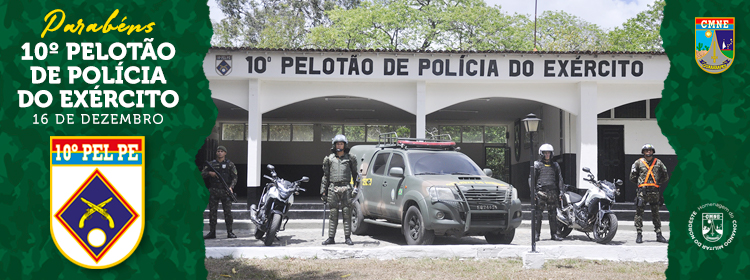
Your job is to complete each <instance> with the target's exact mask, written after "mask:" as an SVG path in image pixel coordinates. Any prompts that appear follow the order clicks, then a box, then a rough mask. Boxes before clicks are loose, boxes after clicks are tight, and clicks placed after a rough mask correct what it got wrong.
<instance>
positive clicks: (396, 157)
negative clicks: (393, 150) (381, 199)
mask: <svg viewBox="0 0 750 280" xmlns="http://www.w3.org/2000/svg"><path fill="white" fill-rule="evenodd" d="M394 167H401V169H402V170H403V169H405V167H406V166H405V165H404V157H403V156H401V155H400V154H393V157H391V164H390V166H389V167H388V176H392V175H391V168H394Z"/></svg>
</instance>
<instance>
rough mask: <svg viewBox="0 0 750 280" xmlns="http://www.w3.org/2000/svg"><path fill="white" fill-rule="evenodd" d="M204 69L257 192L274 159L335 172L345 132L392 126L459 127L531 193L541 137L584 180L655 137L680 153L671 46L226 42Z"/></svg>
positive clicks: (221, 126)
mask: <svg viewBox="0 0 750 280" xmlns="http://www.w3.org/2000/svg"><path fill="white" fill-rule="evenodd" d="M204 71H205V73H206V76H207V78H208V80H209V82H210V84H209V86H210V88H211V91H212V98H213V99H214V101H215V102H216V103H217V107H218V108H219V117H218V120H217V127H216V129H215V131H214V133H213V134H212V135H211V136H210V138H212V139H214V140H213V141H214V142H213V143H214V144H213V145H214V146H215V145H224V146H227V147H228V148H229V149H230V156H229V157H230V159H232V160H233V161H234V162H235V163H237V164H238V166H241V167H244V170H243V172H246V175H245V176H246V177H245V178H246V182H247V183H246V185H247V186H248V190H249V193H250V196H251V197H252V196H253V193H254V192H256V191H257V190H256V189H257V187H258V186H261V185H262V182H261V179H262V178H263V176H262V174H263V172H265V171H264V170H265V168H264V165H265V164H268V163H270V164H274V165H276V166H277V168H278V166H289V169H295V170H305V172H306V173H308V174H304V175H307V176H309V177H310V178H313V179H315V178H317V177H319V176H320V175H322V171H320V163H321V162H322V159H323V157H324V156H325V155H327V154H328V153H330V151H329V150H328V149H329V148H330V134H332V133H334V132H336V131H338V132H339V133H344V134H347V132H350V134H352V135H351V136H350V135H347V136H348V137H350V142H352V145H356V144H375V143H371V142H373V141H374V140H373V138H376V136H374V133H375V132H385V131H381V130H384V129H389V128H390V129H395V128H403V129H402V130H401V131H402V134H405V133H408V134H409V135H403V136H405V137H409V136H411V137H418V138H424V137H425V136H429V135H430V134H431V133H441V134H442V133H446V132H447V133H448V134H451V135H452V136H453V138H454V139H455V140H457V142H458V143H459V145H460V146H461V147H462V151H464V152H465V153H466V154H467V155H469V156H470V157H471V158H472V159H474V161H475V162H477V164H478V165H480V167H485V166H489V165H492V166H493V167H496V168H497V166H496V164H497V162H498V160H497V159H496V157H497V156H498V155H500V156H501V157H502V158H501V159H500V162H502V163H501V165H503V167H502V168H504V169H503V170H497V171H496V172H499V173H503V176H504V177H502V178H504V179H505V180H508V181H510V182H511V183H512V184H514V185H516V187H518V188H519V190H520V191H521V192H522V194H523V192H524V191H525V192H526V193H528V192H527V191H526V190H527V189H526V185H527V183H526V178H527V176H528V165H529V157H530V151H531V153H533V154H534V158H533V159H536V148H538V147H539V145H540V144H541V143H550V144H552V146H553V147H554V148H555V155H556V156H558V157H556V159H557V160H558V161H560V162H561V163H562V164H563V165H564V169H565V173H564V176H565V177H566V178H565V181H566V183H570V184H572V185H576V186H580V187H586V184H588V183H585V182H584V181H583V180H582V178H583V176H582V174H581V173H582V172H581V171H580V170H581V168H582V167H589V168H590V169H591V170H592V172H593V173H594V174H597V175H599V176H605V177H606V179H610V180H611V179H615V178H619V179H623V181H627V178H626V176H627V173H628V171H629V169H630V165H631V164H632V161H633V160H634V159H635V158H637V155H638V154H640V147H641V146H642V145H643V144H645V143H651V144H653V145H654V146H656V148H657V157H660V156H662V155H663V156H664V157H665V158H668V160H667V161H666V162H667V164H668V165H669V163H671V162H672V161H676V158H674V157H675V156H674V151H673V150H672V149H671V147H670V146H669V144H668V141H667V139H666V137H664V136H663V135H662V134H661V131H660V129H659V127H658V125H657V123H656V118H655V117H656V116H655V113H654V112H655V106H656V104H658V100H659V99H660V98H661V92H662V89H663V83H664V79H665V78H666V75H667V73H668V71H669V60H668V59H667V57H666V55H664V54H663V53H591V52H586V53H540V52H465V53H464V52H418V51H372V50H370V51H365V50H362V51H352V50H348V51H325V50H269V49H238V48H231V49H223V48H213V49H211V51H210V52H209V53H208V55H207V56H206V58H205V61H204ZM528 113H534V114H536V115H537V117H539V118H541V119H542V123H541V125H540V131H539V132H538V133H535V134H534V144H533V145H534V146H533V147H530V146H529V144H528V141H529V140H528V136H526V135H527V133H525V132H524V131H523V128H522V126H523V125H522V124H520V122H519V119H522V118H524V117H525V116H526V115H527V114H528ZM243 124H244V125H245V127H246V129H245V131H242V129H241V127H242V125H243ZM232 127H234V130H231V128H232ZM286 127H288V128H289V129H288V130H289V132H288V133H287V132H286V130H287V129H286ZM238 128H239V129H238ZM517 128H520V129H517ZM295 131H296V133H295ZM355 132H356V134H358V135H354V134H355ZM230 133H234V134H233V135H228V134H230ZM238 133H239V134H241V135H237V134H238ZM362 133H364V136H362V135H361V134H362ZM287 134H288V135H287ZM498 135H499V136H498ZM352 139H353V140H352ZM498 152H500V153H499V154H498ZM491 158H492V159H491ZM663 160H664V159H663ZM600 165H602V166H600ZM672 165H674V164H672ZM669 167H670V170H671V169H672V168H673V166H669ZM600 169H602V170H600ZM604 169H606V170H604ZM290 172H291V171H290ZM315 172H317V173H315ZM311 173H315V174H311ZM280 175H283V174H282V173H281V172H280ZM290 175H291V174H290ZM295 175H296V174H295ZM241 177H242V176H241ZM289 179H296V178H289ZM241 182H242V180H240V183H241ZM311 182H314V181H311ZM240 183H238V185H239V184H240ZM309 186H314V187H308V188H312V189H316V188H317V185H312V183H311V185H309ZM311 192H314V191H311ZM632 195H634V194H632ZM632 195H631V194H629V193H627V192H626V194H624V195H623V197H621V198H620V199H619V200H628V198H629V197H632Z"/></svg>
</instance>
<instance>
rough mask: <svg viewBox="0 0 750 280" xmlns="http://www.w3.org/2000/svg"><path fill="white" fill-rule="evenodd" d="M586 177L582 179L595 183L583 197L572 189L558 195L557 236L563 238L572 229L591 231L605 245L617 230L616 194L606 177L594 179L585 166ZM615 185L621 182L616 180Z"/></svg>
mask: <svg viewBox="0 0 750 280" xmlns="http://www.w3.org/2000/svg"><path fill="white" fill-rule="evenodd" d="M583 171H584V172H587V173H588V178H585V179H583V180H584V181H587V182H589V183H591V184H593V185H594V186H595V188H589V189H588V191H587V192H586V194H584V195H583V196H581V195H579V194H578V193H575V192H572V191H567V190H566V191H565V193H564V194H563V195H562V197H560V200H561V206H560V208H558V209H557V220H558V221H559V222H558V230H557V232H558V233H557V234H558V236H560V237H563V238H564V237H566V236H568V234H570V232H571V231H572V230H574V229H575V230H578V231H581V232H584V233H586V236H587V237H589V238H591V237H590V236H589V233H591V232H593V233H594V241H596V242H597V243H601V244H606V243H609V242H610V241H612V238H614V237H615V234H616V233H617V216H615V213H614V212H612V209H611V207H612V204H614V202H615V194H616V193H619V190H617V189H616V187H615V184H613V183H612V182H609V181H606V180H599V181H598V180H596V178H595V177H594V174H592V173H591V170H590V169H589V168H588V167H584V168H583ZM616 184H617V185H618V186H621V185H622V180H620V179H617V181H616Z"/></svg>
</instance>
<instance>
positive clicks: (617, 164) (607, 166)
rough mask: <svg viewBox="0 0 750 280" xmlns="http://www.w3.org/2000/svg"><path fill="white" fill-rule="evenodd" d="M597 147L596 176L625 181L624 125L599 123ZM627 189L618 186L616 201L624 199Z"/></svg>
mask: <svg viewBox="0 0 750 280" xmlns="http://www.w3.org/2000/svg"><path fill="white" fill-rule="evenodd" d="M597 135H598V136H599V137H598V139H597V147H598V153H597V156H598V157H597V158H598V165H599V174H597V178H598V179H600V180H607V181H610V182H614V181H615V180H617V179H620V180H623V182H624V181H627V180H628V178H627V174H626V173H627V172H625V171H626V167H625V142H624V141H625V140H624V137H625V127H624V126H622V125H599V126H597ZM626 191H627V190H626V189H624V188H620V195H618V196H616V198H615V200H616V201H618V202H622V201H625V197H626V193H625V192H626Z"/></svg>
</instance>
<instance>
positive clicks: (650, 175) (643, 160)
mask: <svg viewBox="0 0 750 280" xmlns="http://www.w3.org/2000/svg"><path fill="white" fill-rule="evenodd" d="M657 160H658V159H657V158H654V162H653V163H651V166H649V167H648V173H647V174H646V179H645V180H643V184H640V185H638V187H639V188H642V187H646V186H653V187H657V188H658V187H659V185H657V184H656V177H655V176H654V172H653V170H654V166H655V165H656V161H657ZM641 162H642V163H643V165H645V166H648V162H646V159H644V158H641ZM648 177H651V179H652V180H653V183H649V182H648Z"/></svg>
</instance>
